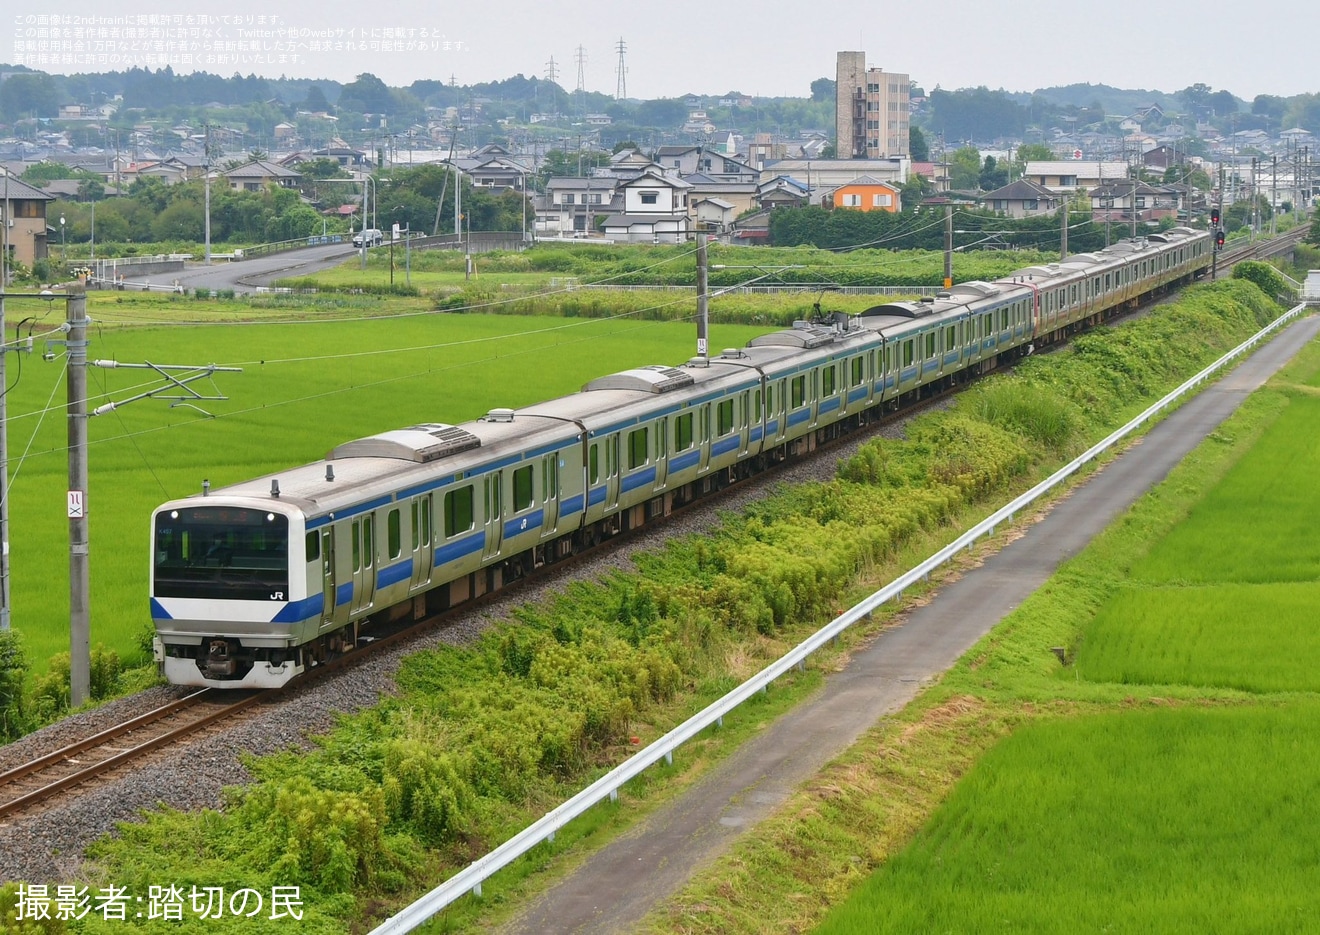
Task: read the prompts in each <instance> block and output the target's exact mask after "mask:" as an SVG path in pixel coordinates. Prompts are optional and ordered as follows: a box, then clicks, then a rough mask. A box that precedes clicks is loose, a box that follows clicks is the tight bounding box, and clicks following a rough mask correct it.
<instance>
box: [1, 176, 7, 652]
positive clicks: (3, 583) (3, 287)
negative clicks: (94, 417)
mask: <svg viewBox="0 0 1320 935" xmlns="http://www.w3.org/2000/svg"><path fill="white" fill-rule="evenodd" d="M0 172H3V173H4V174H5V200H4V204H3V211H4V213H3V214H0V228H3V231H2V233H3V237H4V239H3V241H0V630H8V629H9V421H8V412H7V404H6V397H7V396H8V395H9V394H8V392H6V390H7V389H8V387H9V378H8V376H6V374H5V355H6V354H7V353H8V348H7V344H8V341H9V332H8V331H6V330H5V329H6V325H5V293H6V292H8V291H9V170H8V169H6V168H4V167H3V166H0Z"/></svg>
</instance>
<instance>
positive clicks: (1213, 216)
mask: <svg viewBox="0 0 1320 935" xmlns="http://www.w3.org/2000/svg"><path fill="white" fill-rule="evenodd" d="M1210 226H1211V227H1218V226H1219V209H1218V208H1211V209H1210Z"/></svg>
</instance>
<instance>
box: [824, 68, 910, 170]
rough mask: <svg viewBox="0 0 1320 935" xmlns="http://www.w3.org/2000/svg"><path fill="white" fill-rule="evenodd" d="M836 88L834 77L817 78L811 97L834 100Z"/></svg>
mask: <svg viewBox="0 0 1320 935" xmlns="http://www.w3.org/2000/svg"><path fill="white" fill-rule="evenodd" d="M834 89H835V82H834V79H833V78H817V79H816V80H815V81H813V82H811V99H812V100H813V101H832V100H834V94H835V90H834ZM919 161H924V160H919Z"/></svg>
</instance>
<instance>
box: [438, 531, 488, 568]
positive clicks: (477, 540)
mask: <svg viewBox="0 0 1320 935" xmlns="http://www.w3.org/2000/svg"><path fill="white" fill-rule="evenodd" d="M485 544H486V534H485V533H484V532H478V533H474V534H473V535H470V536H467V537H466V538H463V539H456V540H455V541H453V542H450V543H449V544H448V545H443V546H441V547H440V548H438V549H436V550H435V567H437V568H439V567H440V566H441V565H447V564H448V563H449V562H456V561H458V560H459V559H460V558H464V557H465V556H468V555H471V554H472V553H473V552H480V551H481V549H482V547H483V546H485Z"/></svg>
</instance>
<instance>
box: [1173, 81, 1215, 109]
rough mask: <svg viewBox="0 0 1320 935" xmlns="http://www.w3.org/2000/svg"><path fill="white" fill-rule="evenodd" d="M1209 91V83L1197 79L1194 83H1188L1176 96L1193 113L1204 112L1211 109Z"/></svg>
mask: <svg viewBox="0 0 1320 935" xmlns="http://www.w3.org/2000/svg"><path fill="white" fill-rule="evenodd" d="M1211 93H1212V92H1211V89H1210V85H1208V84H1202V83H1201V82H1199V81H1198V82H1197V83H1196V84H1193V85H1188V86H1187V87H1185V88H1183V89H1182V90H1181V91H1179V92H1178V94H1177V97H1178V99H1179V100H1181V101H1182V102H1183V103H1184V104H1186V105H1187V107H1188V109H1190V110H1191V111H1192V112H1193V113H1196V114H1205V113H1207V112H1208V111H1210V110H1211V104H1210V95H1211Z"/></svg>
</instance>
